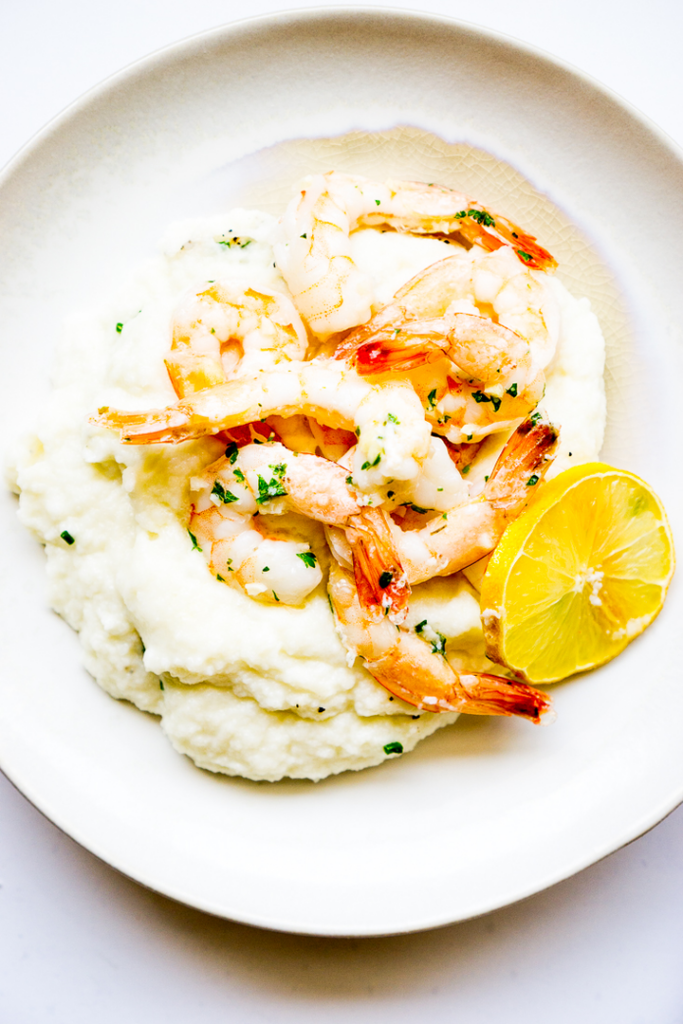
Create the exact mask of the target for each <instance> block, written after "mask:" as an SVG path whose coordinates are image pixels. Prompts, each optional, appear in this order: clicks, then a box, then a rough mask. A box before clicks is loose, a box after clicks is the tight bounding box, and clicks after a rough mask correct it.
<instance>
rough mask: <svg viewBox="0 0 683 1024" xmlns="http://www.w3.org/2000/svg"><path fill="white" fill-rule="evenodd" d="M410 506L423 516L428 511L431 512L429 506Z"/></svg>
mask: <svg viewBox="0 0 683 1024" xmlns="http://www.w3.org/2000/svg"><path fill="white" fill-rule="evenodd" d="M410 508H412V510H413V512H418V513H419V514H420V515H421V516H424V515H426V514H427V512H429V509H428V508H422V506H421V505H412V504H411V505H410Z"/></svg>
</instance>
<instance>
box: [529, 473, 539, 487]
mask: <svg viewBox="0 0 683 1024" xmlns="http://www.w3.org/2000/svg"><path fill="white" fill-rule="evenodd" d="M539 480H540V477H538V476H536V474H535V473H534V474H533V476H530V477H529V479H528V480H527V482H526V485H527V487H533V486H534V485H535V484H537V483H538V481H539Z"/></svg>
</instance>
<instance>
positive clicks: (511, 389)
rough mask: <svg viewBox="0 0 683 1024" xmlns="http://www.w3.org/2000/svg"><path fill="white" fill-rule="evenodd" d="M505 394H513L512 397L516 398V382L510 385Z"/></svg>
mask: <svg viewBox="0 0 683 1024" xmlns="http://www.w3.org/2000/svg"><path fill="white" fill-rule="evenodd" d="M505 394H506V395H511V396H512V398H516V397H517V385H516V384H511V385H510V387H509V388H508V389H507V391H506V392H505Z"/></svg>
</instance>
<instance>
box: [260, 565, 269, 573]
mask: <svg viewBox="0 0 683 1024" xmlns="http://www.w3.org/2000/svg"><path fill="white" fill-rule="evenodd" d="M261 572H270V566H269V565H264V566H263V568H262V569H261Z"/></svg>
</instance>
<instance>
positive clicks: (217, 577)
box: [216, 572, 225, 583]
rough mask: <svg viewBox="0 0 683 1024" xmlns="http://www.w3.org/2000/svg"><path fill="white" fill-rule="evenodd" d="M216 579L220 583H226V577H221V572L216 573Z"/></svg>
mask: <svg viewBox="0 0 683 1024" xmlns="http://www.w3.org/2000/svg"><path fill="white" fill-rule="evenodd" d="M216 579H217V580H218V582H219V583H225V579H224V577H223V576H221V574H220V573H219V572H217V573H216Z"/></svg>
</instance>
